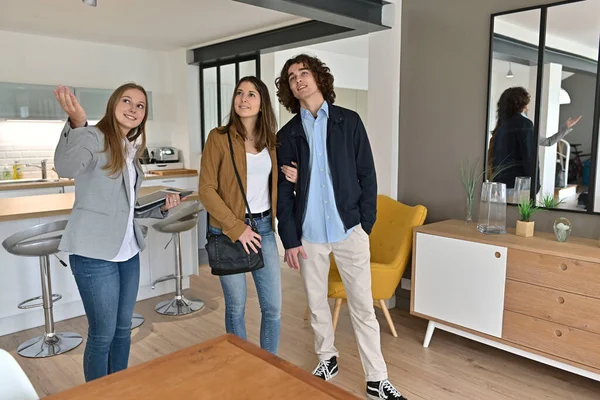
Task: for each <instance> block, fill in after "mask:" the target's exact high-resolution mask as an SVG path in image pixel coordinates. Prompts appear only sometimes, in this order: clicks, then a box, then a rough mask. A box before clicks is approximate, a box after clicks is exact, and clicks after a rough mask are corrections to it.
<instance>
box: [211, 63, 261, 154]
mask: <svg viewBox="0 0 600 400" xmlns="http://www.w3.org/2000/svg"><path fill="white" fill-rule="evenodd" d="M249 75H253V76H256V77H257V78H260V55H259V54H256V55H252V56H250V57H238V58H234V59H229V60H227V61H219V62H216V63H209V64H201V65H200V126H201V134H202V148H204V143H206V139H207V138H208V134H209V132H210V131H211V130H212V129H214V128H215V127H217V126H222V125H225V124H226V123H227V121H228V120H229V111H230V106H231V99H232V97H233V91H234V89H235V85H236V84H237V82H238V81H239V79H240V78H242V77H244V76H249Z"/></svg>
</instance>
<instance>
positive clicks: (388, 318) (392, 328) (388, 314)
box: [379, 300, 398, 337]
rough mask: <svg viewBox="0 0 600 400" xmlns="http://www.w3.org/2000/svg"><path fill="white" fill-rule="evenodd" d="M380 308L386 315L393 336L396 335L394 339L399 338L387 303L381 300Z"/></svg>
mask: <svg viewBox="0 0 600 400" xmlns="http://www.w3.org/2000/svg"><path fill="white" fill-rule="evenodd" d="M379 307H381V310H382V311H383V315H385V319H386V320H387V323H388V325H389V326H390V330H391V331H392V335H394V337H398V334H397V333H396V328H395V327H394V321H392V316H391V315H390V312H389V311H388V308H387V306H386V305H385V301H383V300H379Z"/></svg>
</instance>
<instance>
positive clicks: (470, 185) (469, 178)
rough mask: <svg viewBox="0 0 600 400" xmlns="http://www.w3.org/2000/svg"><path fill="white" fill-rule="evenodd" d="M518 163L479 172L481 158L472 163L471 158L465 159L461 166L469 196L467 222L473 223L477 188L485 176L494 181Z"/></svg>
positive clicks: (501, 164)
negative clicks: (491, 170)
mask: <svg viewBox="0 0 600 400" xmlns="http://www.w3.org/2000/svg"><path fill="white" fill-rule="evenodd" d="M512 165H516V163H504V162H502V163H500V165H498V167H496V169H495V170H494V171H493V172H490V171H488V169H487V168H483V170H482V171H480V172H479V157H478V158H477V159H476V160H475V161H473V162H472V161H470V160H469V158H468V157H467V158H465V159H464V160H463V162H462V163H461V166H460V178H461V181H462V184H463V187H464V189H465V192H466V195H467V204H466V217H465V221H466V222H467V223H468V224H470V223H471V222H473V201H474V200H475V187H476V186H477V182H479V181H480V180H481V179H482V178H483V177H484V176H485V177H487V179H488V180H490V181H492V182H493V181H494V179H495V178H496V177H497V176H498V175H499V174H500V173H501V172H502V171H504V170H506V169H508V168H509V167H511V166H512Z"/></svg>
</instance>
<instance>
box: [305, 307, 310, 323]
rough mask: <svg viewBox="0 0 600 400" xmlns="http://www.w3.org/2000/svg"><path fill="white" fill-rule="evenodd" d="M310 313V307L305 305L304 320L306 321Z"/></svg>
mask: <svg viewBox="0 0 600 400" xmlns="http://www.w3.org/2000/svg"><path fill="white" fill-rule="evenodd" d="M309 315H310V309H309V308H308V306H306V311H304V320H305V321H306V320H307V319H308V317H309Z"/></svg>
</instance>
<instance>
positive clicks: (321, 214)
mask: <svg viewBox="0 0 600 400" xmlns="http://www.w3.org/2000/svg"><path fill="white" fill-rule="evenodd" d="M300 113H301V117H302V126H303V128H304V132H305V133H306V138H307V139H308V146H309V148H310V161H309V164H310V165H309V168H310V182H309V187H308V200H307V204H306V214H305V217H304V222H303V224H302V238H303V239H304V240H306V241H308V242H311V243H335V242H339V241H342V240H344V239H346V238H347V237H348V236H350V233H352V228H350V227H346V228H348V230H346V229H345V228H344V223H343V222H342V219H341V218H340V214H339V212H338V210H337V206H336V203H335V195H334V193H333V182H332V180H331V171H330V170H329V161H328V159H327V142H326V141H327V121H328V119H329V105H328V104H327V102H326V101H325V102H323V105H322V106H321V108H319V111H318V112H317V118H315V117H313V116H312V114H311V112H310V111H308V110H306V109H304V108H301V109H300Z"/></svg>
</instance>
